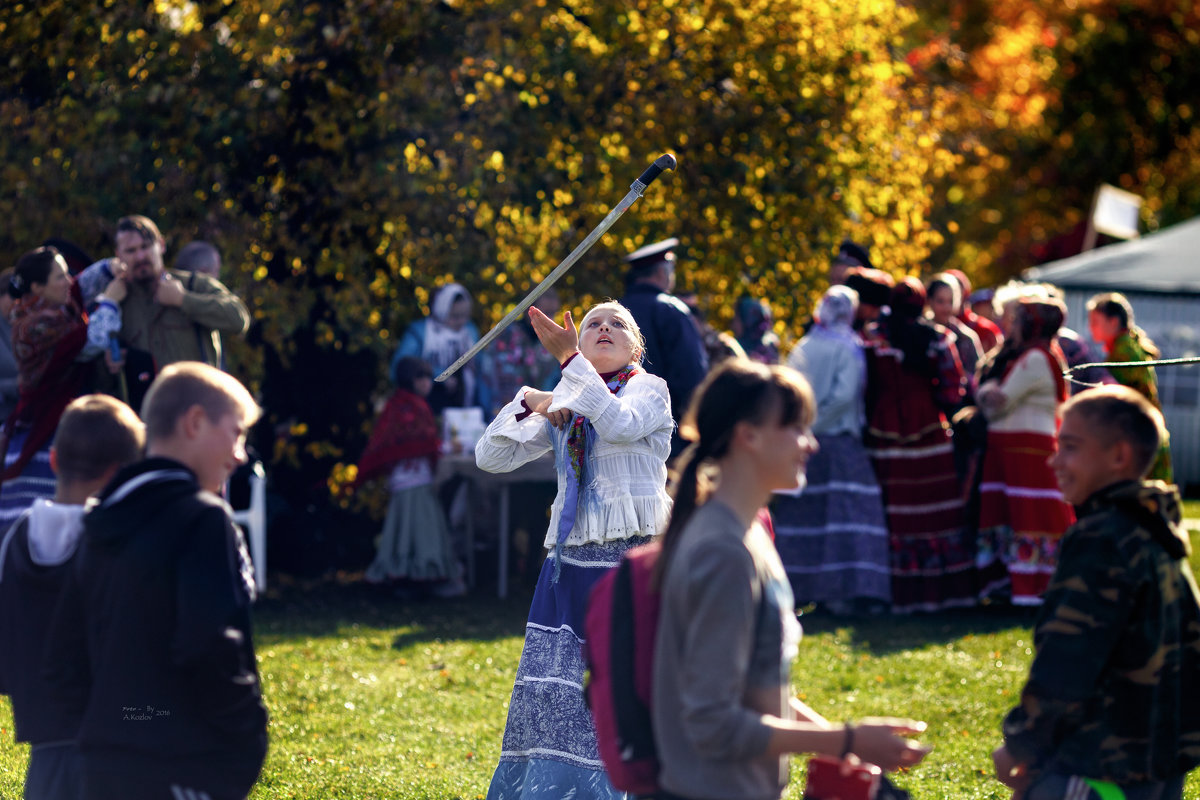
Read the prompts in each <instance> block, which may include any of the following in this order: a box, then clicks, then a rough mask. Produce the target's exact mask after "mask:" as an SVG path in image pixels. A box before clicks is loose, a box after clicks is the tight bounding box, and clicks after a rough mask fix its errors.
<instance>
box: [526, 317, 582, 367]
mask: <svg viewBox="0 0 1200 800" xmlns="http://www.w3.org/2000/svg"><path fill="white" fill-rule="evenodd" d="M529 322H530V323H531V324H532V325H533V332H534V333H536V334H537V337H538V341H539V342H541V343H542V347H545V348H546V352H548V353H549V354H550V355H552V356H554V358H555V359H556V360H557V361H558V363H560V364H561V363H562V362H564V361H566V360H567V359H568V358H570V357H571V356H572V355H574V354H575V352H576V351H578V350H579V333H578V331H576V330H575V323H574V322H572V321H571V312H570V311H564V312H563V324H562V325H559V324H558V323H557V322H555V321H554V320H552V319H550V318H549V317H547V316H546V315H545V314H543V313H542V312H541V311H539V310H538V309H537V307H536V306H534V307H530V309H529Z"/></svg>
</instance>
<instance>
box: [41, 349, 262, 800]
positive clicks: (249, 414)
mask: <svg viewBox="0 0 1200 800" xmlns="http://www.w3.org/2000/svg"><path fill="white" fill-rule="evenodd" d="M257 416H258V408H257V406H256V405H255V403H254V401H253V399H252V398H251V397H250V394H249V393H248V392H247V391H246V389H245V388H244V387H243V386H242V385H241V384H240V383H238V381H237V380H236V379H235V378H233V377H232V376H230V375H228V374H226V373H223V372H221V371H220V370H218V369H215V368H213V367H210V366H208V365H206V364H202V363H199V362H180V363H177V364H171V365H169V366H167V367H166V368H164V369H163V370H162V372H161V373H160V374H159V376H158V377H157V378H156V379H155V380H154V383H153V384H151V387H150V390H149V391H148V392H147V394H146V399H145V401H144V404H143V406H142V417H143V419H144V420H145V423H146V459H145V460H144V461H141V462H140V463H137V464H134V465H132V466H130V467H128V468H126V469H124V470H122V471H121V472H119V473H118V474H117V476H116V477H115V478H114V479H113V481H112V483H110V484H109V485H108V486H107V487H106V488H105V490H104V491H103V492H102V493H101V494H100V495H99V497H98V502H97V504H96V506H95V507H93V508H92V509H91V510H90V511H89V512H88V514H87V515H86V517H85V518H84V536H83V542H82V544H81V546H80V551H79V555H78V557H77V559H76V567H75V568H74V569H73V570H72V573H71V575H72V580H71V582H70V583H69V585H68V591H67V592H66V593H65V594H64V597H63V599H62V602H61V603H60V604H59V609H58V613H57V615H56V617H55V620H54V630H53V632H52V637H51V642H50V647H49V648H48V650H47V668H48V669H49V670H50V674H51V677H52V678H53V681H54V683H55V686H56V688H57V689H58V699H59V700H60V702H61V703H62V704H64V705H66V706H67V707H73V708H76V709H78V713H80V715H81V718H82V723H81V725H80V728H79V739H78V740H79V749H80V754H81V759H82V764H83V775H84V793H83V797H84V798H87V800H94V799H95V800H98V799H99V798H104V799H105V800H108V798H121V799H122V800H125V798H137V799H138V800H140V799H141V798H147V799H149V798H155V799H157V798H164V800H177V798H181V797H186V798H189V799H190V800H226V799H228V800H233V799H234V798H237V799H238V800H240V799H241V798H244V797H245V796H246V795H247V793H248V792H249V791H250V789H251V787H252V786H253V785H254V782H255V781H256V780H257V778H258V773H259V770H260V769H261V768H262V763H263V759H264V757H265V755H266V749H267V738H266V725H267V714H266V709H265V708H264V707H263V703H262V694H261V690H260V684H259V677H258V670H257V666H256V664H255V658H254V646H253V643H252V641H251V630H250V603H251V601H252V600H253V598H254V577H253V572H252V570H251V568H250V561H249V555H248V553H247V551H246V546H245V543H244V541H243V539H242V536H241V532H240V531H239V530H238V529H237V528H236V527H235V526H234V524H233V519H232V517H231V514H230V510H229V507H228V505H226V504H225V502H224V501H223V500H222V499H221V498H220V497H219V496H218V494H217V493H218V492H219V491H220V489H221V487H222V485H223V484H224V482H225V480H226V479H227V478H228V477H229V474H230V473H231V472H232V471H233V470H234V468H235V467H237V465H238V464H240V463H242V462H243V461H245V458H246V454H245V449H244V444H245V434H246V429H247V427H248V426H250V425H251V424H253V422H254V421H255V420H256V419H257ZM72 653H82V657H75V658H72V657H71V654H72Z"/></svg>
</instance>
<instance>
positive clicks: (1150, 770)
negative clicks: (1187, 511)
mask: <svg viewBox="0 0 1200 800" xmlns="http://www.w3.org/2000/svg"><path fill="white" fill-rule="evenodd" d="M1077 511H1078V520H1079V521H1078V522H1076V523H1075V524H1074V525H1073V526H1071V527H1070V528H1069V529H1068V530H1067V532H1066V534H1065V536H1064V537H1063V540H1062V546H1061V549H1060V552H1059V562H1058V568H1057V569H1056V570H1055V573H1054V577H1053V579H1052V580H1051V582H1050V586H1049V588H1048V589H1047V590H1046V595H1045V603H1044V605H1043V606H1042V608H1041V610H1040V611H1039V614H1038V618H1037V621H1036V624H1035V627H1034V646H1035V648H1036V653H1035V655H1034V659H1033V665H1032V666H1031V667H1030V670H1029V681H1028V682H1027V683H1026V684H1025V688H1024V689H1023V690H1022V692H1021V704H1020V705H1019V706H1017V707H1016V708H1014V709H1013V710H1012V711H1010V712H1009V714H1008V716H1007V717H1006V718H1005V720H1004V737H1005V744H1006V745H1007V746H1008V750H1009V752H1010V753H1011V754H1012V755H1013V757H1014V758H1015V759H1016V760H1017V761H1019V762H1021V763H1024V764H1028V765H1030V767H1031V768H1032V769H1033V770H1034V771H1035V772H1038V771H1041V770H1046V769H1052V770H1054V771H1055V772H1062V773H1067V774H1073V775H1083V776H1085V777H1089V778H1096V779H1101V780H1108V781H1114V782H1116V783H1121V784H1124V783H1132V782H1138V781H1146V780H1164V779H1168V778H1172V777H1175V776H1178V775H1182V774H1183V773H1185V772H1187V771H1189V770H1190V769H1192V768H1193V767H1195V766H1196V765H1197V763H1200V593H1198V592H1197V589H1196V581H1195V578H1194V577H1193V576H1192V572H1191V569H1190V567H1189V566H1188V560H1187V557H1188V553H1189V546H1188V539H1187V534H1186V533H1185V532H1184V531H1183V530H1182V529H1181V528H1180V526H1179V521H1180V510H1179V495H1178V492H1177V490H1176V489H1175V488H1174V487H1173V486H1168V485H1167V484H1164V483H1160V482H1156V481H1155V482H1144V483H1139V482H1134V481H1126V482H1122V483H1117V484H1114V485H1112V486H1109V487H1108V488H1106V489H1102V490H1101V491H1099V492H1097V493H1096V494H1094V495H1092V497H1090V498H1088V500H1087V502H1086V503H1084V504H1083V505H1082V506H1080V507H1079V509H1078V510H1077Z"/></svg>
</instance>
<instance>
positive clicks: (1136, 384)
mask: <svg viewBox="0 0 1200 800" xmlns="http://www.w3.org/2000/svg"><path fill="white" fill-rule="evenodd" d="M1087 310H1088V327H1089V328H1090V329H1091V334H1092V339H1094V340H1095V341H1096V343H1097V344H1100V345H1103V346H1104V351H1105V353H1107V360H1108V361H1109V362H1112V363H1121V362H1126V363H1127V362H1131V361H1154V360H1156V359H1158V357H1159V351H1158V347H1157V346H1156V345H1155V344H1154V342H1153V341H1151V340H1150V337H1149V336H1147V335H1146V332H1145V331H1143V330H1142V329H1141V328H1139V327H1138V326H1137V325H1135V324H1134V323H1133V306H1131V305H1130V304H1129V300H1128V299H1126V297H1125V295H1123V294H1121V293H1120V292H1105V293H1103V294H1098V295H1096V296H1095V297H1093V298H1092V299H1091V300H1089V301H1088V304H1087ZM1109 373H1110V374H1111V375H1112V376H1113V378H1114V379H1116V381H1117V382H1118V383H1121V384H1123V385H1125V386H1128V387H1129V388H1130V389H1134V390H1135V391H1137V392H1138V393H1139V394H1141V395H1142V397H1145V398H1146V399H1147V400H1149V401H1150V402H1151V403H1152V404H1153V405H1154V407H1155V408H1157V409H1158V410H1159V411H1162V403H1160V402H1159V400H1158V376H1157V375H1155V373H1154V367H1114V368H1112V369H1110V370H1109ZM1164 432H1165V431H1164ZM1146 477H1147V478H1148V479H1149V480H1160V481H1166V482H1167V483H1173V482H1174V479H1175V478H1174V470H1173V469H1172V467H1171V442H1170V440H1169V439H1167V438H1164V439H1163V440H1162V442H1161V443H1160V444H1159V448H1158V456H1157V457H1156V458H1155V459H1154V464H1153V465H1152V466H1151V467H1150V473H1149V474H1148V475H1147V476H1146Z"/></svg>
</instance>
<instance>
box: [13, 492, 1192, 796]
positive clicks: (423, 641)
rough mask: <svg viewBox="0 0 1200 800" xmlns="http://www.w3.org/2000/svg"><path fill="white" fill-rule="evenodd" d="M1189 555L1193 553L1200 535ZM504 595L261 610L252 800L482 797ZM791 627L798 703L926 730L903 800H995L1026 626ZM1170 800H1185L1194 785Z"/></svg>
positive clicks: (817, 620)
mask: <svg viewBox="0 0 1200 800" xmlns="http://www.w3.org/2000/svg"><path fill="white" fill-rule="evenodd" d="M1195 516H1200V514H1195ZM1192 538H1193V542H1194V544H1196V545H1200V541H1198V540H1200V535H1197V534H1193V537H1192ZM1193 565H1194V566H1197V559H1196V557H1195V556H1193ZM514 594H515V595H516V596H514V597H511V598H509V599H507V600H499V601H498V600H496V599H495V598H494V597H491V596H489V595H488V593H487V592H486V591H485V590H483V589H481V590H479V591H478V592H476V593H475V594H474V595H473V596H471V597H468V598H464V599H461V600H454V601H440V602H423V603H405V602H401V601H399V600H396V599H394V598H392V597H390V596H389V595H387V594H386V593H381V592H377V591H373V590H371V589H369V588H368V587H365V586H362V585H360V584H351V585H340V584H337V583H328V584H322V585H319V586H315V587H310V588H307V589H301V588H299V587H288V588H285V589H283V590H282V591H281V592H279V593H277V595H276V596H274V597H272V598H270V599H268V600H266V601H264V602H263V603H262V604H261V605H260V607H259V609H258V611H257V615H256V626H257V631H256V634H257V646H258V655H259V662H260V669H261V672H262V678H263V686H264V691H265V693H266V699H267V704H268V706H269V708H270V711H271V730H270V734H271V751H270V755H269V756H268V759H267V764H266V767H265V768H264V770H263V775H262V778H261V779H260V781H259V784H258V787H257V788H256V789H255V791H254V792H253V794H252V795H251V797H252V798H254V800H267V799H268V798H270V800H277V799H278V800H283V799H284V798H298V799H300V800H326V799H327V798H353V799H354V800H369V799H370V798H405V799H407V798H429V799H430V800H434V799H436V800H450V799H451V798H462V799H464V800H473V799H474V798H481V797H483V795H484V794H485V793H486V790H487V785H488V781H489V779H490V778H491V773H492V770H493V768H494V767H495V765H496V759H497V757H498V755H499V750H500V740H501V734H502V732H503V728H504V718H505V713H506V708H507V702H508V697H509V692H510V690H511V688H512V681H513V677H514V674H515V672H516V666H517V659H518V656H519V655H520V650H521V636H522V630H523V626H524V619H525V613H526V610H527V606H528V601H529V589H528V587H522V588H521V589H520V590H518V591H516V592H515V593H514ZM801 621H802V622H803V624H804V629H805V638H804V641H803V642H802V643H801V646H800V655H799V657H798V659H797V661H796V664H795V667H794V669H793V681H794V684H795V688H796V692H797V693H798V694H799V695H800V696H801V697H802V698H803V699H804V700H805V701H806V702H808V703H809V704H810V705H812V706H813V707H815V708H816V709H817V710H818V711H820V712H821V713H823V714H825V715H826V716H828V717H830V718H831V719H837V720H841V719H854V718H860V717H864V716H868V715H905V716H912V717H916V718H919V719H923V720H925V721H926V722H928V723H929V732H928V734H927V736H926V737H925V740H926V741H928V742H929V743H930V744H932V745H934V748H935V749H934V751H933V753H932V754H931V755H930V756H929V757H928V758H927V759H926V760H925V762H924V763H923V764H922V765H920V766H919V767H917V768H916V769H913V770H912V771H911V772H909V773H907V774H904V775H900V776H898V777H897V783H899V784H900V785H902V786H904V787H905V788H908V789H909V790H910V791H912V792H913V796H914V797H915V798H917V800H933V799H934V798H945V799H946V800H967V798H971V799H972V800H982V799H983V798H989V799H994V800H1001V799H1003V800H1007V798H1008V796H1009V794H1008V793H1007V792H1006V791H1005V790H1004V787H1002V786H1000V785H999V784H998V783H996V782H995V781H993V780H992V779H991V778H990V775H991V760H990V753H991V751H992V749H993V748H994V747H995V746H996V745H997V744H998V743H999V735H998V730H999V724H1000V719H1001V717H1002V716H1003V715H1004V713H1005V711H1006V710H1007V709H1008V708H1009V707H1011V705H1012V704H1013V703H1014V701H1015V699H1016V697H1017V693H1018V692H1019V690H1020V687H1021V684H1022V682H1023V680H1024V676H1025V671H1026V668H1027V667H1028V664H1029V660H1030V657H1031V640H1030V628H1029V625H1030V621H1031V616H1030V615H1029V614H1028V613H1025V612H1014V611H1012V610H1004V609H998V608H989V609H978V610H974V611H970V612H958V613H947V614H939V615H929V616H915V617H875V618H861V617H860V618H835V617H830V616H824V615H805V616H803V617H802V619H801ZM0 729H2V732H0V736H3V741H4V745H2V746H0V797H3V798H15V797H18V796H19V795H20V786H21V782H22V780H23V776H24V770H25V767H24V765H25V761H26V759H27V758H28V753H29V750H28V747H27V746H23V745H14V744H12V719H11V714H10V711H9V706H8V704H7V700H4V701H0ZM793 764H794V766H793V773H794V779H793V782H792V786H791V788H790V790H789V792H788V794H787V797H789V798H793V799H795V798H799V797H800V786H801V785H802V782H803V781H802V773H803V761H802V759H796V760H795V761H794V762H793ZM1185 797H1200V777H1198V776H1196V775H1193V776H1192V778H1191V779H1190V780H1189V783H1188V785H1187V788H1186V790H1185Z"/></svg>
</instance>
